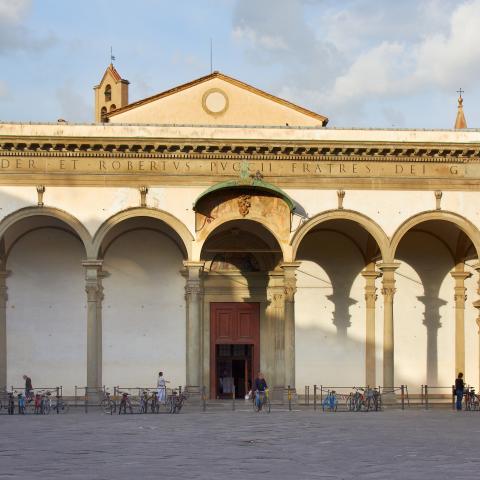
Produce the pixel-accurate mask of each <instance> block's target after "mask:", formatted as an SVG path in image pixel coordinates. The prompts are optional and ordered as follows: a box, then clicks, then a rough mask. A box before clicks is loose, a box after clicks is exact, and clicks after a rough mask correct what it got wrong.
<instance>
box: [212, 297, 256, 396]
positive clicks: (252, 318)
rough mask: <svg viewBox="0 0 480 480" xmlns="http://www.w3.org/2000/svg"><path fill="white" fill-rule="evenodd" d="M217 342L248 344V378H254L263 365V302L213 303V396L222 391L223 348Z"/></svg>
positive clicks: (222, 343) (221, 343)
mask: <svg viewBox="0 0 480 480" xmlns="http://www.w3.org/2000/svg"><path fill="white" fill-rule="evenodd" d="M217 345H247V346H249V348H248V351H249V352H250V353H249V354H248V357H250V359H251V360H250V361H248V359H247V358H246V360H245V361H246V363H245V365H248V372H246V373H247V376H248V377H249V378H248V381H250V382H252V381H253V379H254V376H255V372H258V370H259V368H260V306H259V304H258V303H211V304H210V396H211V398H217V396H218V395H219V373H220V372H218V371H217V369H218V368H217V365H218V362H217V360H218V358H217V355H219V351H220V349H219V348H217Z"/></svg>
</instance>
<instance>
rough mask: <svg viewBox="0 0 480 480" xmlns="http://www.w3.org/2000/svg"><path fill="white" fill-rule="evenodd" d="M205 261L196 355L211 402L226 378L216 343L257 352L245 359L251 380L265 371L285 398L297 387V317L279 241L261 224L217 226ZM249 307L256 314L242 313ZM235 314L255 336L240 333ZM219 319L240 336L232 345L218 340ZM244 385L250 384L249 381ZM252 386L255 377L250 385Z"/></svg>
mask: <svg viewBox="0 0 480 480" xmlns="http://www.w3.org/2000/svg"><path fill="white" fill-rule="evenodd" d="M200 258H201V261H202V262H203V273H202V277H201V292H202V299H201V300H202V301H203V305H202V306H201V309H202V314H203V320H204V321H203V329H202V332H201V336H202V338H203V342H201V345H202V347H201V350H202V351H201V352H200V353H195V354H196V355H200V357H201V359H202V365H203V367H202V372H201V373H200V374H199V375H201V376H202V379H203V384H204V385H206V386H207V387H208V388H209V391H210V395H211V396H212V397H214V396H218V394H219V390H218V388H217V382H218V381H219V379H218V375H221V372H219V371H217V367H218V363H217V362H218V360H219V359H218V358H217V354H219V352H218V348H219V347H218V343H217V341H218V342H220V343H224V342H231V343H232V345H233V344H237V343H238V342H240V343H242V342H244V343H245V344H248V345H250V347H251V348H252V349H253V351H252V353H251V355H252V357H251V358H250V359H247V358H246V359H245V360H246V362H247V363H246V365H247V364H248V368H247V367H246V370H248V372H249V373H248V375H253V371H254V370H257V369H258V368H260V369H261V370H262V371H264V372H265V374H266V375H267V378H269V382H270V384H271V386H272V391H273V392H274V395H277V394H278V395H281V394H283V389H284V386H285V385H289V384H291V385H294V344H293V341H294V338H293V334H294V317H293V310H292V309H291V308H289V305H288V303H289V302H291V301H292V298H291V294H290V293H289V290H288V281H289V278H290V272H289V264H286V263H285V262H284V261H283V260H284V256H283V250H282V248H281V244H280V242H279V240H278V237H277V236H276V235H274V233H273V232H271V230H270V229H269V228H268V227H267V226H266V225H264V224H263V223H261V222H260V221H258V220H257V219H254V218H251V217H248V218H235V219H228V220H226V221H222V222H218V224H217V225H216V228H215V229H213V230H212V231H210V232H209V234H208V236H207V237H206V238H205V239H204V240H203V242H202V249H201V253H200ZM248 306H250V307H251V310H252V311H251V312H248V311H246V312H243V309H244V308H245V307H248ZM218 312H220V313H218ZM242 312H243V313H242ZM236 314H238V315H241V316H242V318H243V319H244V321H245V322H247V323H248V325H250V327H247V330H249V331H250V333H249V334H248V335H247V334H245V335H246V336H245V337H242V334H240V330H238V331H237V330H236V329H237V328H240V329H242V328H243V327H242V326H240V325H238V326H237V324H236V323H235V318H234V317H235V315H236ZM218 315H220V316H222V315H225V316H227V317H228V320H226V322H227V324H228V325H230V326H228V327H226V328H230V329H231V330H230V331H231V332H234V331H237V333H238V335H240V336H237V334H235V333H232V335H231V336H230V337H228V338H227V339H226V338H220V337H218V335H220V334H219V333H218V332H217V330H216V329H217V323H216V322H217V320H218V321H220V320H221V319H220V317H218ZM252 315H253V317H252ZM222 318H223V317H222ZM192 320H193V319H192ZM222 321H223V320H222ZM229 322H231V323H229ZM218 328H220V327H218ZM222 328H223V327H222ZM216 333H218V335H217V336H216ZM242 338H244V339H243V340H242ZM254 338H257V340H255V339H254ZM232 348H233V347H232ZM242 348H243V347H242ZM191 360H192V365H193V358H191ZM225 361H226V360H225ZM229 368H230V367H226V370H229ZM226 370H225V371H226ZM232 378H233V377H232ZM244 380H245V382H247V378H245V379H244ZM252 380H253V377H252V378H250V380H249V381H252ZM241 383H243V382H241ZM241 387H242V388H243V385H242V386H241ZM242 392H243V390H242Z"/></svg>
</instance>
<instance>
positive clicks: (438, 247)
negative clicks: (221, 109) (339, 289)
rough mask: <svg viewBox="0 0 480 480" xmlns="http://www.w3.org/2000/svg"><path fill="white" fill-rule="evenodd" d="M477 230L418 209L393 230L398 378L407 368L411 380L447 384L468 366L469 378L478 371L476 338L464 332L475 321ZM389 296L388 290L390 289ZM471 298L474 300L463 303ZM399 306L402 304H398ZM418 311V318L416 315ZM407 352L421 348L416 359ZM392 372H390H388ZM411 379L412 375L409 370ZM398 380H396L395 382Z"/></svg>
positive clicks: (466, 222) (449, 214) (474, 326)
mask: <svg viewBox="0 0 480 480" xmlns="http://www.w3.org/2000/svg"><path fill="white" fill-rule="evenodd" d="M479 247H480V231H479V230H478V228H477V227H476V226H475V225H474V224H473V223H472V222H470V221H469V220H468V219H466V218H465V217H463V216H461V215H459V214H456V213H454V212H449V211H442V210H435V211H427V212H421V213H419V214H417V215H414V216H412V217H411V218H409V219H407V220H406V221H405V222H404V223H403V224H402V225H400V226H399V228H398V229H397V230H396V232H395V233H394V235H393V236H392V240H391V249H392V252H393V254H394V258H395V259H396V260H398V261H399V263H397V267H398V270H397V272H396V273H395V280H393V284H394V285H395V283H396V284H397V285H396V286H398V288H394V289H393V292H395V291H396V293H395V298H398V302H395V303H396V307H395V311H396V316H397V317H398V320H397V321H396V325H395V337H397V340H396V341H395V344H396V345H398V347H396V349H395V355H394V352H393V341H392V351H391V352H390V357H391V358H392V361H395V362H396V363H397V367H396V368H397V369H399V371H398V375H397V377H398V381H400V382H403V383H406V382H407V381H408V380H409V379H408V374H407V372H409V371H410V372H413V371H415V373H416V377H415V378H414V379H412V378H410V380H411V381H412V380H413V383H415V382H416V383H419V379H420V377H419V376H421V382H422V383H429V384H430V385H435V384H437V385H438V384H439V383H446V382H448V380H450V381H451V378H453V377H454V375H456V373H458V372H460V371H461V372H464V373H465V370H467V375H468V377H469V378H470V381H472V376H473V373H475V376H477V375H479V374H480V370H479V365H478V363H479V361H478V360H477V361H472V359H473V358H477V359H478V358H480V357H479V347H478V341H477V342H473V339H474V338H475V336H472V335H469V332H472V330H475V331H476V330H477V326H478V325H479V324H480V322H479V319H478V312H475V308H476V309H479V308H480V302H479V300H478V298H477V290H478V278H475V277H476V276H477V275H474V276H472V273H475V271H476V272H479V271H480V266H479V264H478V252H479V251H480V250H479ZM392 296H393V293H392ZM467 296H468V297H470V296H472V297H473V298H472V299H473V300H474V301H473V303H472V302H467V301H466V300H467ZM398 305H402V308H401V309H400V308H398ZM419 315H420V316H419ZM407 350H408V352H411V351H415V352H421V355H419V358H418V359H417V357H415V358H416V360H415V369H414V370H412V368H411V366H409V363H411V361H412V358H413V357H412V355H411V354H410V353H407ZM392 375H393V372H392ZM410 376H411V377H412V374H410ZM398 381H397V383H398Z"/></svg>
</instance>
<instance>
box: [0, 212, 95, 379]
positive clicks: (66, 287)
mask: <svg viewBox="0 0 480 480" xmlns="http://www.w3.org/2000/svg"><path fill="white" fill-rule="evenodd" d="M0 241H1V249H2V253H1V260H2V267H3V268H2V271H1V272H0V281H1V284H0V302H1V304H0V384H2V385H6V384H7V374H8V376H9V377H10V378H11V380H12V382H13V380H17V379H18V378H21V375H22V374H23V373H25V371H26V370H28V371H29V372H30V374H32V375H34V376H36V379H37V381H38V382H41V381H42V378H43V381H44V382H45V381H46V379H47V378H49V375H50V372H51V370H52V369H53V365H54V364H55V360H54V359H53V357H54V356H55V355H53V356H52V357H51V358H48V357H49V355H47V354H46V353H47V352H55V351H57V354H59V352H63V351H64V350H65V349H66V348H67V349H68V351H69V354H68V355H67V356H66V357H65V358H64V361H63V362H60V363H58V364H57V366H56V375H57V377H58V378H59V379H60V381H62V379H63V383H66V380H67V379H69V378H70V375H72V376H73V377H75V379H76V380H75V381H76V382H79V383H81V382H84V379H83V376H84V369H83V368H82V365H83V364H84V356H85V349H84V345H83V341H82V340H81V339H82V338H83V332H84V329H85V327H84V322H81V319H82V317H83V309H82V306H83V298H84V297H83V295H84V294H83V292H82V284H83V272H82V260H83V259H84V258H85V257H86V256H88V255H89V254H90V255H91V254H92V241H91V236H90V234H89V232H88V230H87V229H86V228H85V227H84V225H83V224H82V223H81V222H80V221H79V220H78V219H76V218H75V217H74V216H72V215H70V214H69V213H67V212H65V211H64V210H60V209H57V208H52V207H26V208H23V209H20V210H17V211H15V212H13V213H11V214H10V215H8V216H6V217H5V218H4V219H3V220H2V221H1V222H0ZM7 286H8V291H9V294H8V296H7ZM7 299H8V305H9V306H10V308H7ZM75 305H76V306H77V308H75V307H74V306H75ZM72 307H73V310H74V311H72V312H70V309H71V308H72ZM67 310H68V311H67ZM65 330H68V331H69V332H74V333H75V334H74V335H67V338H63V334H64V333H65V332H64V331H65ZM79 336H80V339H79ZM7 360H8V364H7ZM9 365H10V366H9ZM17 381H18V380H17Z"/></svg>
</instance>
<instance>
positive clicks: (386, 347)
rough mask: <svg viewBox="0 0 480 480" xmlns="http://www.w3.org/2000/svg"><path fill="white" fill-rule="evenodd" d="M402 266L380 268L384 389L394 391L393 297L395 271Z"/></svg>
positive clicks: (384, 264)
mask: <svg viewBox="0 0 480 480" xmlns="http://www.w3.org/2000/svg"><path fill="white" fill-rule="evenodd" d="M399 266H400V263H398V262H391V263H380V264H379V265H378V268H379V269H380V270H381V272H382V274H383V279H382V295H383V305H384V310H383V388H384V389H386V391H387V392H388V391H389V390H391V391H393V387H394V379H395V367H394V325H393V297H394V295H395V292H396V289H395V270H397V268H398V267H399Z"/></svg>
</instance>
